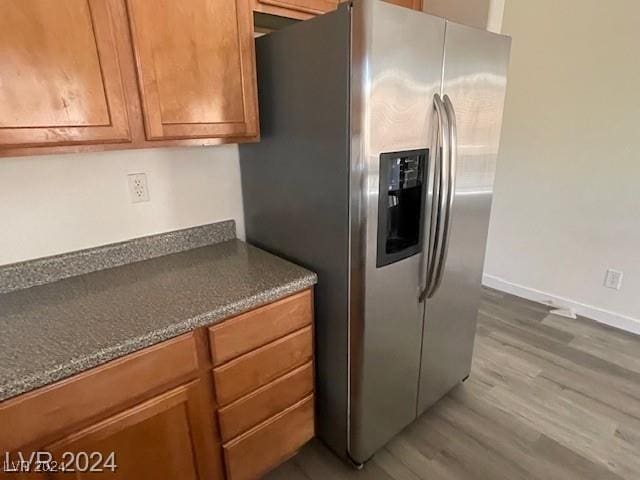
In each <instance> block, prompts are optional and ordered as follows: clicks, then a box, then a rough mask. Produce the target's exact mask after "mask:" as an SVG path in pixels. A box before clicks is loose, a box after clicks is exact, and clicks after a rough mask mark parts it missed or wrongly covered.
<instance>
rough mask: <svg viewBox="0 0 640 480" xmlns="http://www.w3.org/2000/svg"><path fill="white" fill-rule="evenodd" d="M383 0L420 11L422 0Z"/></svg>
mask: <svg viewBox="0 0 640 480" xmlns="http://www.w3.org/2000/svg"><path fill="white" fill-rule="evenodd" d="M385 1H386V2H388V3H393V4H394V5H400V6H401V7H406V8H411V9H413V10H419V11H422V0H385Z"/></svg>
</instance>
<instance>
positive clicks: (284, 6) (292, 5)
mask: <svg viewBox="0 0 640 480" xmlns="http://www.w3.org/2000/svg"><path fill="white" fill-rule="evenodd" d="M338 3H340V1H339V0H253V10H254V11H256V12H261V13H268V14H271V15H278V16H281V17H288V18H296V19H299V20H306V19H308V18H311V17H314V16H316V15H321V14H323V13H326V12H330V11H332V10H335V9H336V7H337V6H338Z"/></svg>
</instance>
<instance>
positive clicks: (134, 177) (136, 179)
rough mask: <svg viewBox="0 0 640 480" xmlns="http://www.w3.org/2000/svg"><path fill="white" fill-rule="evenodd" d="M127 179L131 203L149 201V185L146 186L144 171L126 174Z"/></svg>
mask: <svg viewBox="0 0 640 480" xmlns="http://www.w3.org/2000/svg"><path fill="white" fill-rule="evenodd" d="M127 178H128V180H129V196H130V197H131V203H140V202H148V201H149V187H148V186H147V174H146V173H132V174H130V175H127Z"/></svg>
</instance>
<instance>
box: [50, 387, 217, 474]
mask: <svg viewBox="0 0 640 480" xmlns="http://www.w3.org/2000/svg"><path fill="white" fill-rule="evenodd" d="M201 388H206V387H205V386H204V385H201V384H200V382H199V381H193V382H191V383H188V384H186V385H183V386H180V387H177V388H174V389H173V390H170V391H169V392H166V393H164V394H161V395H159V396H157V397H155V398H152V399H150V400H147V401H146V402H143V403H141V404H139V405H137V406H135V407H133V408H130V409H128V410H126V411H124V412H122V413H119V414H116V415H114V416H112V417H110V418H107V419H106V420H102V421H100V422H98V423H96V424H94V425H91V426H89V427H87V428H85V429H83V430H80V431H78V432H75V433H72V434H70V435H68V436H67V437H66V438H64V439H62V440H60V441H58V442H56V443H55V444H53V445H50V446H49V447H48V448H46V449H45V450H47V451H50V452H51V453H52V454H53V457H54V458H55V459H62V460H65V461H67V462H70V463H69V465H66V467H67V468H68V467H70V468H73V469H75V470H76V473H75V477H74V478H77V479H80V480H81V479H84V478H88V479H92V478H103V477H105V478H109V479H118V480H144V479H149V480H151V479H163V480H198V479H204V478H206V479H211V480H223V479H224V474H223V471H222V465H221V459H220V458H219V456H220V447H219V445H215V442H214V434H213V430H212V428H211V425H210V424H209V422H208V421H206V419H208V418H210V417H211V415H210V413H209V411H208V406H207V403H206V400H205V399H206V395H202V393H203V392H202V390H201ZM214 451H215V454H213V453H214ZM65 452H66V453H65ZM112 452H113V456H112V457H111V458H110V455H111V454H112ZM87 462H88V467H89V470H87V468H86V467H87ZM113 466H115V469H112V468H111V467H113ZM91 467H94V468H93V470H94V471H91ZM96 469H97V470H98V471H95V470H96ZM100 470H102V472H100ZM58 476H59V477H60V479H64V478H69V475H68V474H66V473H59V474H56V475H54V476H53V478H58Z"/></svg>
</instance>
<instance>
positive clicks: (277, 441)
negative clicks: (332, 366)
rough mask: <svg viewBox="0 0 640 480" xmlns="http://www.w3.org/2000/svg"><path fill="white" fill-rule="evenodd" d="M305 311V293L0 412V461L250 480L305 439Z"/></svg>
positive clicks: (126, 479)
mask: <svg viewBox="0 0 640 480" xmlns="http://www.w3.org/2000/svg"><path fill="white" fill-rule="evenodd" d="M312 311H313V308H312V291H311V290H306V291H304V292H301V293H298V294H295V295H292V296H290V297H287V298H284V299H282V300H279V301H276V302H274V303H272V304H270V305H266V306H263V307H260V308H257V309H255V310H253V311H251V312H249V313H246V314H243V315H239V316H237V317H235V318H232V319H229V320H226V321H224V322H221V323H219V324H217V325H216V326H214V327H211V328H200V329H198V330H196V331H194V332H191V333H187V334H185V335H182V336H180V337H177V338H174V339H171V340H168V341H166V342H163V343H160V344H157V345H154V346H152V347H149V348H146V349H143V350H141V351H138V352H136V353H133V354H131V355H127V356H125V357H122V358H119V359H117V360H114V361H112V362H109V363H107V364H105V365H102V366H100V367H97V368H94V369H92V370H88V371H86V372H83V373H81V374H79V375H76V376H74V377H71V378H68V379H65V380H62V381H60V382H57V383H55V384H52V385H49V386H46V387H43V388H41V389H39V390H36V391H33V392H29V393H26V394H24V395H21V396H18V397H15V398H12V399H9V400H6V401H4V402H0V452H9V456H10V458H11V459H12V460H16V461H18V460H19V459H20V457H19V455H22V458H25V457H27V458H28V457H29V455H30V454H31V453H32V452H45V453H46V452H48V454H50V455H51V459H52V460H54V461H55V462H57V467H56V468H58V469H60V466H61V465H64V471H57V472H47V473H31V474H27V475H22V474H18V475H15V476H14V477H12V478H17V479H18V478H21V479H22V478H28V479H64V478H77V479H85V478H86V479H90V478H109V479H118V480H146V479H148V480H156V479H163V480H223V479H225V478H226V479H227V480H251V479H257V478H259V477H260V476H261V475H263V474H264V473H266V472H267V471H269V470H271V469H272V468H275V467H276V466H278V464H280V463H281V462H282V461H284V460H285V459H286V458H288V457H290V456H291V455H293V454H294V453H295V452H296V451H297V450H298V449H299V448H300V447H301V446H302V445H304V443H306V442H307V441H308V440H310V439H311V438H312V437H313V436H314V432H315V430H314V428H315V427H314V407H313V405H314V388H313V385H314V383H313V378H314V375H313V335H312V334H313V328H312V325H313V324H312ZM261 322H262V324H263V326H264V327H265V328H269V327H274V328H272V329H271V330H270V332H271V333H269V334H264V333H263V334H260V335H257V336H254V335H253V334H252V332H254V333H255V332H256V331H260V329H259V328H258V325H259V324H260V323H261ZM275 332H277V333H275ZM243 334H246V335H248V337H247V338H244V339H243V338H242V337H243ZM225 338H228V339H229V341H230V342H231V343H230V344H229V345H225V340H224V339H225ZM216 348H220V350H221V352H220V354H218V355H216V352H215V350H216ZM223 352H226V353H223ZM237 355H239V356H237ZM231 357H233V358H231ZM214 358H215V359H218V360H217V361H218V362H219V361H220V359H223V358H231V359H230V360H228V361H227V362H223V363H217V364H216V366H215V367H214ZM212 372H213V375H212ZM216 372H217V373H218V374H219V375H216ZM216 396H217V397H218V398H216ZM219 406H221V408H219ZM218 425H219V426H220V429H221V432H220V431H219V430H218ZM45 459H46V457H45ZM4 460H5V458H4V457H3V458H2V459H0V461H4ZM0 478H4V477H3V476H2V475H0Z"/></svg>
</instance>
